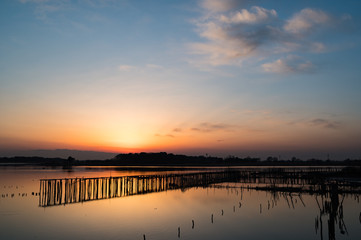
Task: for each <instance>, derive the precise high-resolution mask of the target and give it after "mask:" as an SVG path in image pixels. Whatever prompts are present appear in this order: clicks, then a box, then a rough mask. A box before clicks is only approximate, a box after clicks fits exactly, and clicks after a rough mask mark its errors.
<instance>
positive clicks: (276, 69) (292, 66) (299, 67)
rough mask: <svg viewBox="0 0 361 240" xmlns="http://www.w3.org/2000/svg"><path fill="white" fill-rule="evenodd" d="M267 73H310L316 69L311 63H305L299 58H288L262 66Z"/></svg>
mask: <svg viewBox="0 0 361 240" xmlns="http://www.w3.org/2000/svg"><path fill="white" fill-rule="evenodd" d="M262 68H263V70H264V71H265V72H271V73H309V72H312V71H314V70H315V69H316V66H315V65H313V64H312V63H311V62H310V61H303V60H302V58H300V57H298V56H292V55H291V56H287V57H286V58H282V59H278V60H276V61H274V62H270V63H265V64H262Z"/></svg>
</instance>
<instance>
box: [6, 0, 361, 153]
mask: <svg viewBox="0 0 361 240" xmlns="http://www.w3.org/2000/svg"><path fill="white" fill-rule="evenodd" d="M360 10H361V2H360V1H356V0H348V1H339V0H317V1H311V0H293V1H286V0H277V1H274V0H264V1H262V0H254V1H247V0H223V1H216V0H198V1H196V0H191V1H188V0H183V1H146V0H144V1H137V0H119V1H116V0H74V1H72V0H3V1H1V3H0V36H1V37H0V112H1V117H0V154H1V153H3V154H4V153H5V152H12V153H13V154H15V155H16V154H18V153H19V151H23V150H32V149H33V150H35V149H77V150H89V151H102V152H116V153H126V152H140V151H145V152H159V151H166V152H173V153H181V154H190V155H205V154H209V155H213V156H221V157H225V156H229V155H233V156H238V157H246V156H252V157H261V158H263V157H266V156H280V157H281V158H290V157H293V156H295V157H299V158H304V159H307V158H321V159H326V158H327V157H328V156H329V157H330V158H331V159H345V158H358V159H360V158H361V94H360V93H361V79H360V77H361V68H360V62H361V57H360V56H361V29H360V26H361V11H360Z"/></svg>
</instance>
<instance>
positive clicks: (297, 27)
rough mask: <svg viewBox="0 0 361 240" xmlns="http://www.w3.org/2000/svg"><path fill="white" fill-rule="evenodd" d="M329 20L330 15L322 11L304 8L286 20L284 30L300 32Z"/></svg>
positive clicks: (312, 28)
mask: <svg viewBox="0 0 361 240" xmlns="http://www.w3.org/2000/svg"><path fill="white" fill-rule="evenodd" d="M330 22H331V16H330V15H328V14H327V13H325V12H324V11H321V10H315V9H310V8H305V9H302V10H301V11H300V12H298V13H296V14H295V15H294V16H293V17H292V18H291V19H289V20H287V22H286V24H285V25H284V30H285V31H287V32H290V33H294V34H301V33H306V32H309V31H311V30H314V28H315V27H317V26H322V25H325V24H329V23H330Z"/></svg>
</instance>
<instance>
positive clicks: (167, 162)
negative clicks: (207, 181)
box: [0, 152, 361, 168]
mask: <svg viewBox="0 0 361 240" xmlns="http://www.w3.org/2000/svg"><path fill="white" fill-rule="evenodd" d="M0 166H63V167H72V166H114V167H158V168H159V167H237V166H240V167H242V166H263V167H274V166H276V167H277V166H300V167H301V166H306V167H307V166H361V160H358V159H355V160H351V159H347V160H343V161H336V160H335V161H332V160H319V159H309V160H300V159H295V158H293V159H291V160H279V159H277V158H272V157H269V158H268V159H267V160H263V161H261V160H260V159H259V158H251V157H247V158H238V157H228V158H219V157H211V156H186V155H175V154H172V153H165V152H160V153H128V154H118V155H116V156H115V157H114V158H112V159H105V160H76V159H74V158H73V157H71V156H69V157H68V158H67V159H65V158H44V157H37V156H34V157H22V156H19V157H2V158H1V157H0Z"/></svg>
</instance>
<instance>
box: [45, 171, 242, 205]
mask: <svg viewBox="0 0 361 240" xmlns="http://www.w3.org/2000/svg"><path fill="white" fill-rule="evenodd" d="M239 178H240V173H239V171H220V172H201V173H189V174H167V175H149V176H122V177H100V178H65V179H41V180H40V196H39V206H41V207H50V206H57V205H62V204H70V203H79V202H86V201H92V200H100V199H109V198H119V197H125V196H131V195H138V194H146V193H152V192H162V191H167V190H174V189H182V190H185V189H187V188H191V187H206V186H208V185H210V184H215V183H223V182H227V181H229V182H234V181H237V180H238V179H239Z"/></svg>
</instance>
